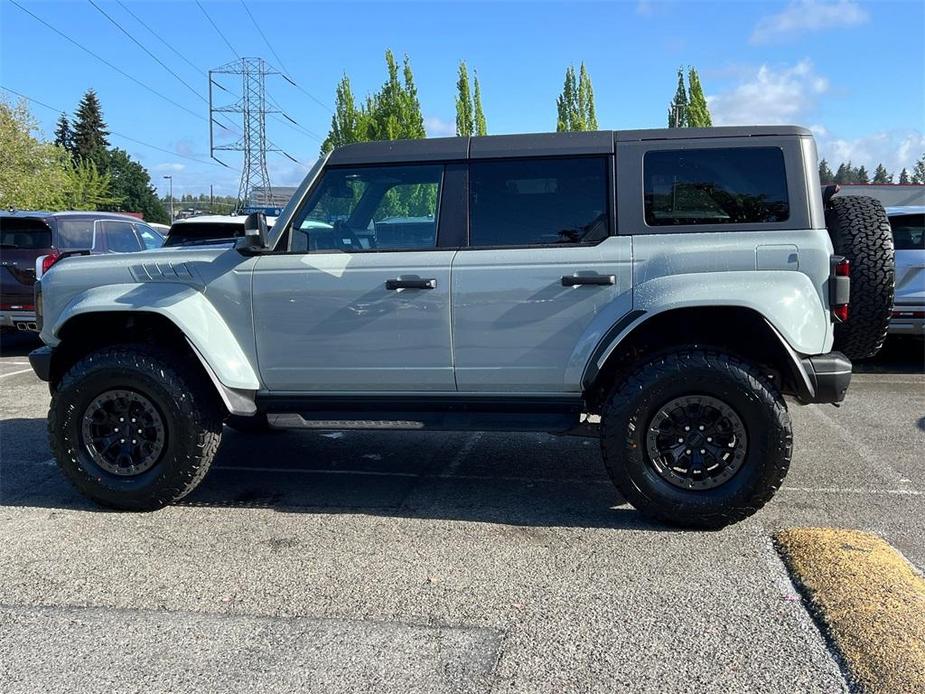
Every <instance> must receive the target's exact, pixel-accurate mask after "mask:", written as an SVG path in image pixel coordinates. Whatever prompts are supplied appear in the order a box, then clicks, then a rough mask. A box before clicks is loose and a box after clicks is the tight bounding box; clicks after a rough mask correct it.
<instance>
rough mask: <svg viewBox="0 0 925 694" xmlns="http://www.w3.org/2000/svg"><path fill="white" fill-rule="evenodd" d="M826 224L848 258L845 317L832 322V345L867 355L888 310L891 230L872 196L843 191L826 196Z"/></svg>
mask: <svg viewBox="0 0 925 694" xmlns="http://www.w3.org/2000/svg"><path fill="white" fill-rule="evenodd" d="M825 220H826V226H827V227H828V229H829V235H830V236H831V237H832V246H833V247H834V249H835V253H836V254H837V255H842V256H844V257H846V258H847V259H848V260H850V261H851V306H850V308H849V313H848V315H849V317H848V320H847V321H845V322H843V323H837V324H836V325H835V349H837V350H838V351H840V352H842V353H844V355H845V356H846V357H848V358H849V359H864V358H866V357H872V356H874V355H875V354H876V353H877V352H879V351H880V348H881V347H882V346H883V341H884V340H885V339H886V331H887V328H888V327H889V324H890V314H891V312H892V310H893V290H894V282H895V268H894V254H893V233H892V230H891V229H890V220H889V218H888V217H887V215H886V211H885V210H884V209H883V205H881V204H880V203H879V202H878V201H877V200H874V199H873V198H869V197H864V196H857V195H845V196H840V195H839V196H835V197H833V198H832V199H831V200H830V201H829V205H828V207H827V208H826V212H825Z"/></svg>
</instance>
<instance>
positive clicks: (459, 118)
mask: <svg viewBox="0 0 925 694" xmlns="http://www.w3.org/2000/svg"><path fill="white" fill-rule="evenodd" d="M474 121H475V118H474V116H473V113H472V95H471V94H470V93H469V69H468V68H467V67H466V63H465V62H464V61H462V60H460V61H459V79H457V80H456V134H457V135H464V136H468V135H471V134H472V131H473V129H474Z"/></svg>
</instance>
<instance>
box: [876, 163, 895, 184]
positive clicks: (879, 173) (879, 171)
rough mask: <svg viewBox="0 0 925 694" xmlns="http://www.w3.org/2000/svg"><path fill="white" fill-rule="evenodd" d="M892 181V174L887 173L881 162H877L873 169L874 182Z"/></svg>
mask: <svg viewBox="0 0 925 694" xmlns="http://www.w3.org/2000/svg"><path fill="white" fill-rule="evenodd" d="M892 182H893V174H891V173H889V172H888V171H887V170H886V167H885V166H884V165H883V164H877V168H876V169H875V170H874V183H892Z"/></svg>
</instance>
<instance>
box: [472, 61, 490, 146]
mask: <svg viewBox="0 0 925 694" xmlns="http://www.w3.org/2000/svg"><path fill="white" fill-rule="evenodd" d="M472 103H473V109H474V111H475V134H476V135H487V134H488V123H487V122H486V121H485V112H484V111H483V110H482V90H481V89H480V88H479V73H478V72H476V73H475V91H474V92H473V93H472Z"/></svg>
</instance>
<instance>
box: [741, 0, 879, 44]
mask: <svg viewBox="0 0 925 694" xmlns="http://www.w3.org/2000/svg"><path fill="white" fill-rule="evenodd" d="M868 19H869V15H868V14H867V12H866V11H865V10H864V9H863V8H862V7H861V6H860V5H858V3H857V2H854V0H836V1H835V2H825V1H823V0H793V1H792V2H791V3H790V4H789V5H787V7H786V8H785V9H784V11H783V12H780V13H778V14H773V15H769V16H767V17H764V18H762V19H761V20H760V21H759V22H758V24H757V26H756V27H755V30H754V31H753V32H752V35H751V39H750V41H751V43H753V44H761V43H770V42H772V41H777V40H788V39H793V38H794V37H796V36H798V35H799V34H802V33H805V32H811V31H821V30H824V29H832V28H835V27H850V26H857V25H858V24H863V23H864V22H866V21H867V20H868Z"/></svg>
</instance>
